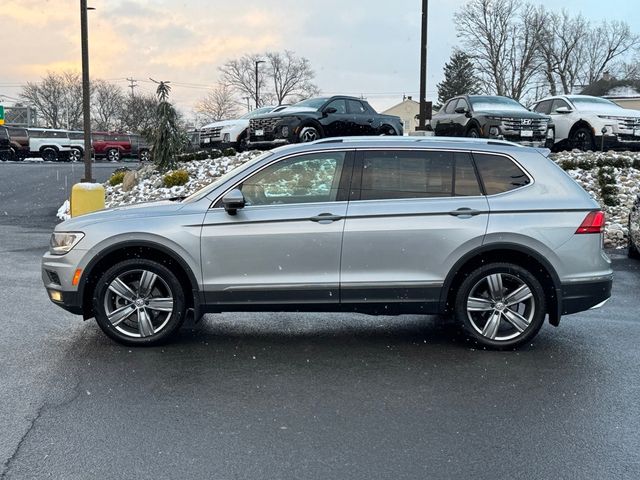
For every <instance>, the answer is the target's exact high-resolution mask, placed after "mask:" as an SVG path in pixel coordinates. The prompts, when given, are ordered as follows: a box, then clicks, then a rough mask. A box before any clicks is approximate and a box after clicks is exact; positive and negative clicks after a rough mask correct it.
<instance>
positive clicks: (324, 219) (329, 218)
mask: <svg viewBox="0 0 640 480" xmlns="http://www.w3.org/2000/svg"><path fill="white" fill-rule="evenodd" d="M343 218H344V217H342V216H341V215H334V214H333V213H321V214H319V215H316V216H315V217H311V218H310V219H309V220H311V221H312V222H318V223H331V222H335V221H336V220H342V219H343Z"/></svg>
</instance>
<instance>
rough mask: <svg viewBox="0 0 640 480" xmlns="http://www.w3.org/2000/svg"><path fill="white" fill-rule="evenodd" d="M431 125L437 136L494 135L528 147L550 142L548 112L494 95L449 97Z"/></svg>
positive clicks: (551, 136) (487, 136)
mask: <svg viewBox="0 0 640 480" xmlns="http://www.w3.org/2000/svg"><path fill="white" fill-rule="evenodd" d="M431 128H432V129H433V131H434V132H435V135H437V136H446V137H472V138H495V139H500V140H508V141H511V142H515V143H519V144H521V145H526V146H531V147H545V146H551V145H553V126H552V124H551V123H550V118H549V117H548V116H546V115H541V114H539V113H534V112H530V111H529V110H527V109H526V107H524V106H523V105H521V104H520V103H518V102H516V101H515V100H513V99H511V98H507V97H501V96H497V95H462V96H459V97H455V98H452V99H451V100H448V101H447V102H446V103H445V105H444V106H443V107H442V108H441V109H440V110H439V111H438V113H436V114H435V115H434V116H433V118H432V119H431Z"/></svg>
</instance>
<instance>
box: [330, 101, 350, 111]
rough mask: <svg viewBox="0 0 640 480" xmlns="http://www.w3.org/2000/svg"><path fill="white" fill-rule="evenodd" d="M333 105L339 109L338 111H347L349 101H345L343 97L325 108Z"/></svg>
mask: <svg viewBox="0 0 640 480" xmlns="http://www.w3.org/2000/svg"><path fill="white" fill-rule="evenodd" d="M332 107H333V108H335V109H336V110H337V111H336V113H347V102H345V101H344V100H343V99H339V100H334V101H333V102H331V103H330V104H329V105H327V106H326V108H325V110H326V109H327V108H332Z"/></svg>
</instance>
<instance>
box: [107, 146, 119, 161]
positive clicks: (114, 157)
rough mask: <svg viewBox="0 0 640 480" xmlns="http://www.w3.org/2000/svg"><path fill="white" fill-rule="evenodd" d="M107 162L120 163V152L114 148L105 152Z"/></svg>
mask: <svg viewBox="0 0 640 480" xmlns="http://www.w3.org/2000/svg"><path fill="white" fill-rule="evenodd" d="M107 160H109V161H110V162H119V161H120V150H118V149H116V148H112V149H110V150H109V151H108V152H107Z"/></svg>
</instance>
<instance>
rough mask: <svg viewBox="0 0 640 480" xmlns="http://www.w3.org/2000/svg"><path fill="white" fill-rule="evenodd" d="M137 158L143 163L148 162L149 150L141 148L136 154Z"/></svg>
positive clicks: (149, 157)
mask: <svg viewBox="0 0 640 480" xmlns="http://www.w3.org/2000/svg"><path fill="white" fill-rule="evenodd" d="M138 158H139V159H140V161H141V162H143V163H144V162H148V161H149V160H151V152H149V150H141V151H140V153H139V154H138Z"/></svg>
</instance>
